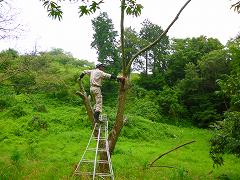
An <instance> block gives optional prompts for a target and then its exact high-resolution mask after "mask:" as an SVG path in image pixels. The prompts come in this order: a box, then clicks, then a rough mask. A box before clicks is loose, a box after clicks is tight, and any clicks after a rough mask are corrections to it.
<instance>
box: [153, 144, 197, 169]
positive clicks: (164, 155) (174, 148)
mask: <svg viewBox="0 0 240 180" xmlns="http://www.w3.org/2000/svg"><path fill="white" fill-rule="evenodd" d="M194 142H196V141H190V142H187V143H184V144H182V145H179V146H177V147H175V148H173V149H171V150H169V151H167V152H165V153H163V154H161V155H160V156H158V157H157V158H156V159H155V160H154V161H153V162H151V163H149V166H150V167H153V163H155V162H156V161H157V160H158V159H160V158H161V157H163V156H165V155H167V154H169V153H170V152H173V151H175V150H177V149H179V148H181V147H183V146H186V145H188V144H191V143H194Z"/></svg>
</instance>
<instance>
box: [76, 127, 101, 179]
mask: <svg viewBox="0 0 240 180" xmlns="http://www.w3.org/2000/svg"><path fill="white" fill-rule="evenodd" d="M96 126H97V124H95V125H94V128H93V131H92V134H91V136H90V139H89V141H88V144H87V147H86V149H85V151H84V153H83V155H82V158H81V160H80V161H79V163H78V165H77V167H76V169H75V171H74V174H75V173H76V172H77V171H78V169H79V167H80V164H81V163H82V161H83V159H84V156H85V154H86V152H87V151H86V150H87V149H88V147H89V145H90V143H91V141H92V137H93V135H94V132H95V129H96Z"/></svg>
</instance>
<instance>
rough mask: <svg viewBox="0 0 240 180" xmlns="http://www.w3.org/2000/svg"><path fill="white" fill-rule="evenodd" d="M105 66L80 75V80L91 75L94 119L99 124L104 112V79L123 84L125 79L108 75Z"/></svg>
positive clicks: (98, 65) (101, 65)
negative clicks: (102, 89)
mask: <svg viewBox="0 0 240 180" xmlns="http://www.w3.org/2000/svg"><path fill="white" fill-rule="evenodd" d="M104 67H105V66H104V64H102V63H100V64H97V65H96V68H95V69H92V70H84V71H83V72H82V73H81V74H80V77H79V78H80V79H82V78H83V77H84V75H85V74H88V75H90V93H91V95H92V97H93V99H94V101H95V106H94V119H95V122H99V115H100V113H101V112H102V93H101V87H102V80H103V79H112V80H117V81H119V82H123V81H124V80H125V79H124V77H117V76H115V75H113V74H108V73H105V72H104Z"/></svg>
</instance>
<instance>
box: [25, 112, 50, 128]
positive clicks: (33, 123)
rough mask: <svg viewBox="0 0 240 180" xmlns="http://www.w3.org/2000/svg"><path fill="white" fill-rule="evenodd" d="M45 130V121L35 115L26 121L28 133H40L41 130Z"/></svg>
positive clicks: (46, 125) (46, 124) (46, 126)
mask: <svg viewBox="0 0 240 180" xmlns="http://www.w3.org/2000/svg"><path fill="white" fill-rule="evenodd" d="M47 128H48V123H47V121H46V120H44V119H42V118H41V117H39V116H37V115H34V116H33V117H32V119H31V120H30V121H28V130H29V131H33V130H37V131H40V130H41V129H47Z"/></svg>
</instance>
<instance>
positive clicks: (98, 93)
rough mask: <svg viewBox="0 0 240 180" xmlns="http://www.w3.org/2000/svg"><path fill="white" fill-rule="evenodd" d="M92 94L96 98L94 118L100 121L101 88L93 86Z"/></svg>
mask: <svg viewBox="0 0 240 180" xmlns="http://www.w3.org/2000/svg"><path fill="white" fill-rule="evenodd" d="M91 90H92V94H93V96H94V99H95V112H94V118H95V121H97V122H98V121H99V115H100V113H101V112H102V93H101V89H100V88H99V87H93V88H91Z"/></svg>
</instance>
